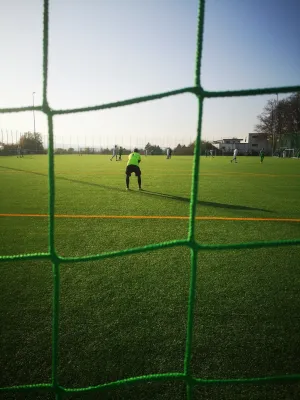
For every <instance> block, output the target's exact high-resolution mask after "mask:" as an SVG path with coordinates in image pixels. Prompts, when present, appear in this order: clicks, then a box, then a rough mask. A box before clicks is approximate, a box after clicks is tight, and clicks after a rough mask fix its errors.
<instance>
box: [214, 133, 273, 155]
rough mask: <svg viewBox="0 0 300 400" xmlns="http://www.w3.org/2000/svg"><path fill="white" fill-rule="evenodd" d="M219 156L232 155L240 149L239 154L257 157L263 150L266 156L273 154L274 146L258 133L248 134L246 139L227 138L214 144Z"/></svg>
mask: <svg viewBox="0 0 300 400" xmlns="http://www.w3.org/2000/svg"><path fill="white" fill-rule="evenodd" d="M212 144H213V146H214V147H215V148H216V149H217V150H218V153H219V154H224V155H228V154H232V153H233V150H234V149H238V152H239V154H240V155H241V154H244V155H246V154H248V155H251V154H252V155H257V154H258V153H259V152H260V150H261V149H262V148H264V150H265V152H266V154H271V153H272V144H271V143H269V142H268V141H267V139H265V138H264V137H262V136H261V135H259V134H258V133H248V136H247V137H245V138H244V139H238V138H225V139H220V140H215V141H213V142H212Z"/></svg>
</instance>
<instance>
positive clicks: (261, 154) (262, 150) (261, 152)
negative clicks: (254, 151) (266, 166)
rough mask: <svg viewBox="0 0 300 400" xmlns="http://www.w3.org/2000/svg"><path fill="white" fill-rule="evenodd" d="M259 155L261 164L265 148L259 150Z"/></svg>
mask: <svg viewBox="0 0 300 400" xmlns="http://www.w3.org/2000/svg"><path fill="white" fill-rule="evenodd" d="M259 155H260V163H261V164H262V163H263V161H264V158H265V150H264V148H262V149H261V151H260V152H259Z"/></svg>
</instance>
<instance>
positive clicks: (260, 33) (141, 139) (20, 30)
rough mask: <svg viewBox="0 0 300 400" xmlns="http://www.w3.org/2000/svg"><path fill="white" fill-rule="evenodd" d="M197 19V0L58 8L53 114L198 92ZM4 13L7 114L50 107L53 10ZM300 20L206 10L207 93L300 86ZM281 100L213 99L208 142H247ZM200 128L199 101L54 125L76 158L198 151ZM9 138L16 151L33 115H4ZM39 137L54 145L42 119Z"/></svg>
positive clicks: (226, 2) (290, 3)
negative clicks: (149, 146)
mask: <svg viewBox="0 0 300 400" xmlns="http://www.w3.org/2000/svg"><path fill="white" fill-rule="evenodd" d="M197 8H198V1H197V0H50V40H49V44H50V48H49V84H48V95H49V102H50V106H51V107H53V108H73V107H82V106H89V105H96V104H103V103H106V102H111V101H118V100H124V99H127V98H132V97H136V96H142V95H147V94H151V93H158V92H161V91H167V90H173V89H178V88H182V87H186V86H193V84H194V66H195V51H196V23H197ZM0 10H1V12H0V37H1V40H0V54H1V61H0V107H9V106H16V107H19V106H28V105H31V104H32V101H33V97H32V92H35V98H34V101H35V104H36V105H38V104H41V96H42V32H43V2H42V0H9V1H8V0H0ZM299 21H300V1H299V0H207V2H206V15H205V31H204V52H203V63H202V66H203V68H202V76H201V80H202V85H203V86H204V87H205V88H206V89H209V90H218V89H222V90H223V89H242V88H243V89H244V88H249V87H252V88H254V87H271V86H277V85H279V86H283V85H297V84H299V83H300V46H299V38H300V24H299ZM271 97H272V96H259V97H252V98H251V97H249V98H233V99H220V100H206V101H205V106H204V120H203V133H202V137H203V138H204V139H208V140H212V139H217V138H221V137H230V136H237V137H241V138H244V137H245V136H246V135H247V133H248V132H251V131H253V128H254V125H255V123H256V117H257V115H258V114H259V113H260V112H261V111H262V108H263V106H264V104H265V103H266V101H267V100H268V99H269V98H271ZM273 97H275V96H273ZM196 125H197V100H196V98H195V97H194V96H193V95H188V94H186V95H181V96H176V97H172V98H167V99H164V100H159V101H155V102H149V103H145V104H139V105H133V106H127V107H123V108H118V109H111V110H106V111H97V112H92V113H80V114H76V115H69V116H59V117H55V120H54V129H55V140H56V145H61V144H64V145H65V146H66V145H70V146H71V145H72V146H73V147H76V146H77V143H79V144H80V145H84V144H86V145H94V146H95V147H96V146H97V147H98V146H100V145H102V146H106V145H108V146H112V145H113V144H114V143H117V144H119V145H127V146H129V145H130V146H131V147H133V146H135V145H139V146H143V145H144V144H145V142H148V141H150V142H153V143H157V144H160V145H162V146H168V145H170V146H175V145H176V144H177V143H179V142H180V143H185V144H188V143H189V142H190V140H192V139H193V138H194V137H195V134H196ZM0 129H2V131H3V135H4V139H5V141H6V137H7V135H8V136H9V141H11V140H10V138H11V131H13V139H14V140H15V137H16V136H15V135H16V131H18V133H17V135H18V134H19V133H20V132H24V131H28V130H30V131H33V115H32V112H27V113H19V114H10V115H9V114H6V115H4V114H0ZM36 130H37V131H38V132H41V133H42V135H43V137H44V138H45V139H46V136H47V124H46V118H45V116H44V115H43V114H42V113H36ZM6 132H8V134H7V133H6ZM0 134H1V130H0ZM0 140H1V136H0Z"/></svg>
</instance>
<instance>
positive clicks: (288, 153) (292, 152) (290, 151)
mask: <svg viewBox="0 0 300 400" xmlns="http://www.w3.org/2000/svg"><path fill="white" fill-rule="evenodd" d="M282 155H283V157H284V158H293V157H295V149H285V150H283V154H282Z"/></svg>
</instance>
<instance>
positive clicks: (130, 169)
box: [125, 165, 142, 176]
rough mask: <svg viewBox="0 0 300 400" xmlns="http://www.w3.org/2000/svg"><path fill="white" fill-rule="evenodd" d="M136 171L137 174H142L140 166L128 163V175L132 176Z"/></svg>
mask: <svg viewBox="0 0 300 400" xmlns="http://www.w3.org/2000/svg"><path fill="white" fill-rule="evenodd" d="M133 172H134V173H135V176H141V175H142V173H141V170H140V167H138V166H137V165H127V167H126V172H125V173H126V175H128V176H131V174H132V173H133Z"/></svg>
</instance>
